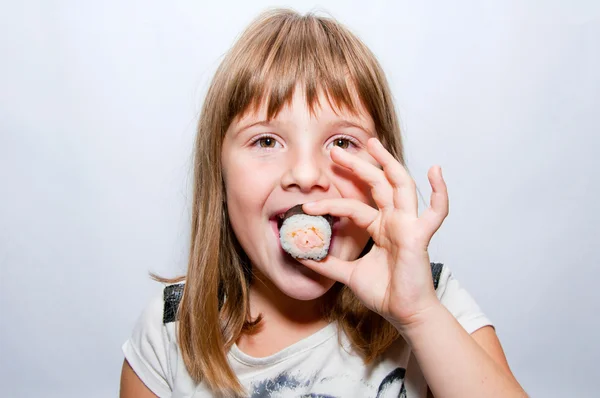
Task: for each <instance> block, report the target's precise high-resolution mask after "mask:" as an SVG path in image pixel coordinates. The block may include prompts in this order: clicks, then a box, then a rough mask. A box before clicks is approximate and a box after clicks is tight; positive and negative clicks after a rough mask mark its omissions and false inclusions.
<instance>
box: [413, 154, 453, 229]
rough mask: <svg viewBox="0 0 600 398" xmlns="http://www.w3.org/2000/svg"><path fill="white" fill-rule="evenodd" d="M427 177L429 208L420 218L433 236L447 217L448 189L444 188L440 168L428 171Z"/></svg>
mask: <svg viewBox="0 0 600 398" xmlns="http://www.w3.org/2000/svg"><path fill="white" fill-rule="evenodd" d="M427 177H428V178H429V183H430V184H431V188H432V193H431V200H430V207H428V208H427V209H426V210H425V211H424V212H423V214H421V217H420V218H421V219H423V220H424V221H425V224H426V225H427V226H428V229H429V233H430V234H431V236H433V234H434V233H435V232H436V231H437V230H438V229H439V228H440V226H441V225H442V222H443V221H444V219H445V218H446V217H447V216H448V211H449V199H448V188H447V187H446V182H445V181H444V177H443V176H442V168H441V167H439V166H438V167H432V168H431V169H429V172H428V173H427Z"/></svg>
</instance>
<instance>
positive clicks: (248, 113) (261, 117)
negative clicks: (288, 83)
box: [232, 84, 375, 136]
mask: <svg viewBox="0 0 600 398" xmlns="http://www.w3.org/2000/svg"><path fill="white" fill-rule="evenodd" d="M350 94H351V96H352V99H351V101H352V102H351V103H349V104H348V103H345V101H340V100H338V99H336V98H334V97H333V96H332V95H331V94H329V93H327V92H325V91H324V90H323V89H321V88H320V89H319V90H318V94H317V95H316V96H314V97H313V98H312V99H311V98H309V97H308V96H307V95H306V92H305V91H304V89H303V87H302V85H301V84H297V85H296V86H295V88H294V91H293V94H292V95H290V96H289V98H288V99H287V101H285V103H283V104H281V106H279V107H278V109H276V111H275V112H271V113H272V114H271V115H269V110H270V109H269V97H268V96H264V97H263V98H262V100H261V101H260V103H258V102H257V103H254V104H251V106H249V107H248V109H246V110H245V111H244V112H243V113H241V114H239V115H238V116H237V117H235V118H234V120H233V121H232V126H234V125H237V126H239V125H247V124H250V123H253V122H256V121H264V122H270V121H271V120H273V119H275V120H280V121H284V120H287V119H295V118H299V117H301V118H303V119H306V120H310V121H311V122H318V123H328V124H329V123H338V124H340V123H341V124H346V125H348V126H351V125H355V126H356V127H361V128H363V129H364V130H366V132H367V133H369V134H371V135H373V136H374V135H375V131H374V130H375V128H374V122H373V118H372V117H371V115H370V114H369V112H368V111H367V110H366V109H365V107H364V106H363V104H362V102H361V100H360V99H359V97H358V95H357V94H356V91H355V90H351V93H350Z"/></svg>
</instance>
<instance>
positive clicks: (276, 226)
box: [269, 212, 340, 247]
mask: <svg viewBox="0 0 600 398" xmlns="http://www.w3.org/2000/svg"><path fill="white" fill-rule="evenodd" d="M284 215H285V212H281V213H277V214H275V215H273V216H271V217H270V218H269V223H270V224H271V229H272V230H273V233H274V235H275V236H276V238H277V241H278V243H279V236H280V235H279V231H280V230H281V227H282V225H283V221H284ZM339 223H340V218H339V217H335V216H332V217H331V239H332V241H333V237H334V236H335V235H336V232H337V230H338V225H339ZM279 246H280V247H281V244H279Z"/></svg>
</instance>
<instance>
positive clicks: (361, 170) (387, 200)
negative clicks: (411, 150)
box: [330, 147, 393, 208]
mask: <svg viewBox="0 0 600 398" xmlns="http://www.w3.org/2000/svg"><path fill="white" fill-rule="evenodd" d="M330 153H331V159H332V160H333V161H334V162H335V163H337V164H338V165H340V166H342V167H345V168H347V169H349V170H351V171H352V172H353V173H354V174H355V175H356V176H358V177H359V178H360V179H361V180H363V181H365V182H366V183H367V184H369V186H370V187H371V195H372V196H373V200H375V203H376V204H377V206H378V207H379V208H383V207H391V206H393V191H392V187H391V185H390V183H389V181H388V179H387V178H386V177H385V174H384V172H383V170H381V169H379V168H377V167H376V166H375V165H373V164H371V163H369V162H367V161H366V160H364V159H361V158H359V157H358V156H355V155H353V154H351V153H349V152H348V151H344V150H343V149H341V148H338V147H333V148H331V151H330Z"/></svg>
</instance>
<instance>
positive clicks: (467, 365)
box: [398, 303, 527, 398]
mask: <svg viewBox="0 0 600 398" xmlns="http://www.w3.org/2000/svg"><path fill="white" fill-rule="evenodd" d="M398 330H399V331H400V333H401V334H402V335H403V336H404V338H405V339H406V341H407V342H408V343H409V344H410V346H411V348H412V350H413V352H414V354H415V357H416V358H417V361H418V362H419V365H420V367H421V370H422V371H423V374H424V376H425V379H426V380H427V384H428V385H429V388H430V389H431V391H432V393H433V395H434V396H435V397H436V398H454V397H456V398H458V397H460V398H466V397H478V398H479V397H489V398H493V397H498V398H500V397H502V398H506V397H527V394H526V393H525V391H524V390H523V389H522V388H521V386H520V385H519V383H518V382H517V381H516V380H515V379H514V377H512V375H509V374H508V373H507V372H506V371H505V370H504V369H502V367H501V366H500V365H498V364H497V363H496V362H495V361H494V360H493V359H492V358H491V357H490V356H489V355H488V354H487V353H486V352H485V351H484V350H483V348H481V347H480V346H479V344H477V342H476V341H475V340H474V339H473V338H472V337H471V336H470V335H469V334H468V333H467V332H466V331H465V330H464V329H463V327H462V326H461V325H460V323H458V321H457V320H456V319H455V318H454V316H453V315H452V314H451V313H450V312H449V311H448V310H447V309H446V308H445V307H444V306H443V305H442V304H441V303H440V304H439V305H438V306H435V307H432V308H431V309H430V310H429V311H428V312H427V313H426V314H423V315H422V317H421V318H420V319H419V320H416V321H415V322H414V324H413V325H411V326H410V327H403V328H398Z"/></svg>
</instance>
